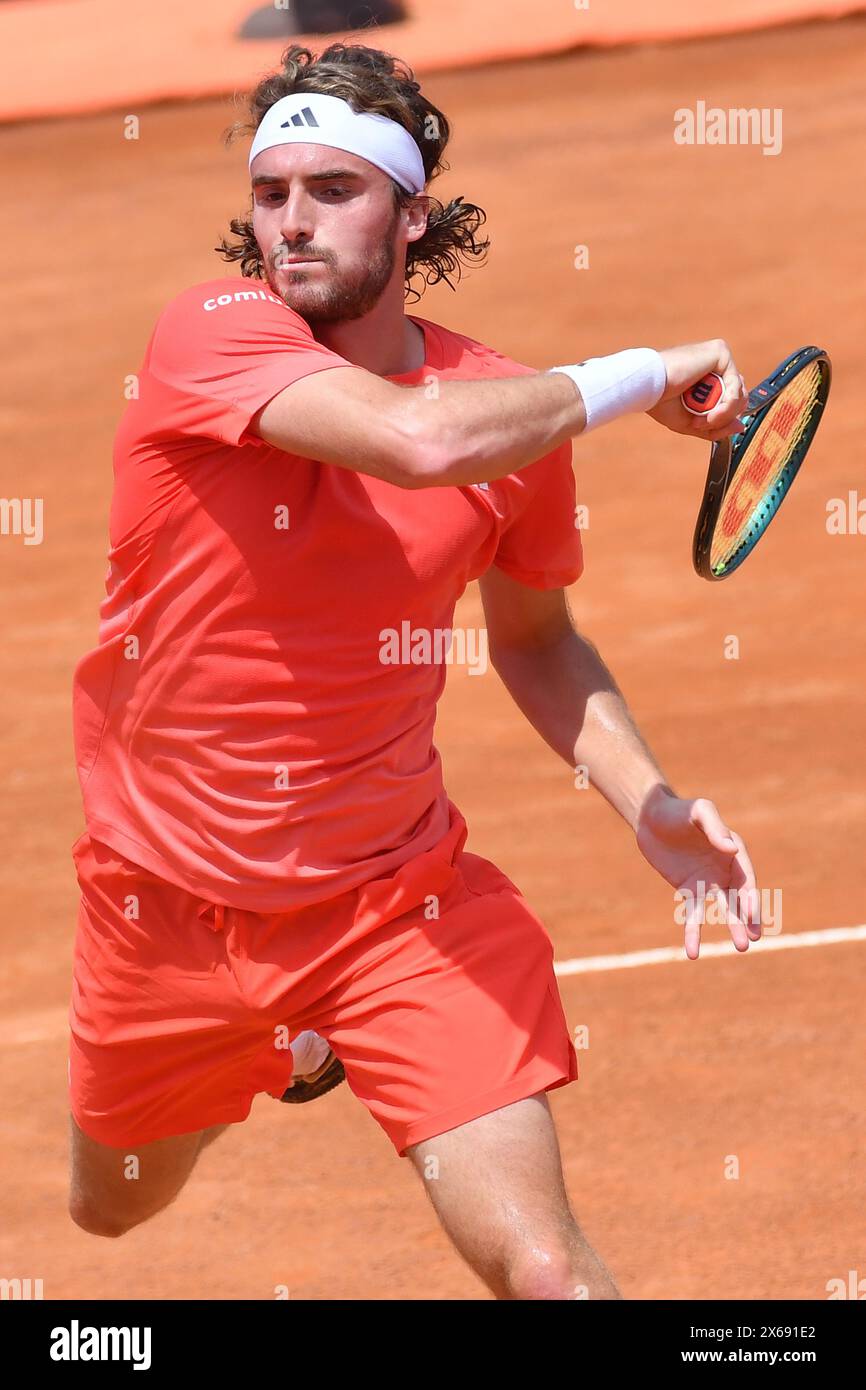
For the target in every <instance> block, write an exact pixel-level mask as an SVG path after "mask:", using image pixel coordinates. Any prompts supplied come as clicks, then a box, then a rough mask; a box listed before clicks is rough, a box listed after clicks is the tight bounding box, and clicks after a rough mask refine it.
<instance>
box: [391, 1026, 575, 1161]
mask: <svg viewBox="0 0 866 1390" xmlns="http://www.w3.org/2000/svg"><path fill="white" fill-rule="evenodd" d="M577 1079H578V1070H577V1057H576V1055H575V1053H574V1052H573V1051H572V1053H571V1057H570V1061H569V1065H568V1067H567V1068H565V1069H563V1068H562V1067H555V1068H553V1069H551V1068H550V1067H548V1066H545V1067H535V1068H531V1069H528V1070H527V1071H523V1072H521V1073H520V1075H519V1076H516V1077H514V1079H513V1080H512V1081H510V1082H509V1083H508V1085H507V1086H498V1087H497V1088H496V1089H495V1090H493V1091H484V1092H483V1093H482V1094H481V1095H478V1096H475V1097H473V1099H472V1100H466V1101H464V1102H463V1103H462V1105H455V1106H453V1107H452V1108H451V1109H449V1110H440V1111H439V1112H438V1113H437V1114H435V1115H425V1116H424V1118H423V1119H420V1120H415V1121H414V1122H413V1123H412V1124H411V1125H407V1126H405V1127H404V1128H403V1129H402V1130H399V1131H398V1130H397V1129H396V1128H391V1129H389V1134H388V1137H389V1139H390V1140H391V1142H392V1144H393V1145H394V1147H395V1149H396V1150H397V1156H398V1158H405V1157H406V1150H407V1149H408V1148H410V1147H411V1146H412V1145H413V1144H420V1143H423V1141H424V1140H425V1139H435V1138H436V1136H437V1135H439V1134H445V1133H446V1132H447V1131H448V1130H449V1129H457V1127H458V1125H464V1124H467V1123H468V1122H469V1121H470V1120H477V1119H480V1117H481V1116H482V1115H489V1114H490V1113H491V1112H492V1111H494V1110H501V1109H502V1108H503V1107H504V1106H506V1105H513V1104H514V1102H515V1101H518V1100H526V1099H527V1098H528V1097H529V1096H534V1095H537V1094H538V1092H539V1091H554V1090H556V1089H557V1087H559V1086H567V1085H568V1083H569V1082H570V1081H577Z"/></svg>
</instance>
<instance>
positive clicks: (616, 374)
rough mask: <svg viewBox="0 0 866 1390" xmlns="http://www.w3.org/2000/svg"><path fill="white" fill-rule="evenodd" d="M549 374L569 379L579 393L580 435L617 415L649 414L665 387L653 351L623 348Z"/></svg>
mask: <svg viewBox="0 0 866 1390" xmlns="http://www.w3.org/2000/svg"><path fill="white" fill-rule="evenodd" d="M550 371H552V372H564V373H565V375H566V376H570V377H571V379H572V381H573V382H574V384H575V386H576V387H577V389H578V391H579V392H580V394H581V396H582V398H583V407H584V410H585V411H586V425H585V427H584V430H583V433H584V434H586V432H587V430H593V429H596V428H597V426H599V425H606V424H608V423H609V421H611V420H616V419H617V418H618V417H619V416H620V415H630V414H631V413H632V412H638V411H642V410H652V408H653V406H654V405H657V404H658V402H659V401H660V400H661V397H662V394H663V392H664V389H665V387H666V385H667V372H666V371H665V364H664V360H663V358H662V355H661V353H659V352H656V351H655V349H654V348H626V350H625V352H615V353H613V354H612V356H610V357H591V358H590V359H589V361H588V362H577V363H575V364H573V365H572V366H567V367H551V368H550Z"/></svg>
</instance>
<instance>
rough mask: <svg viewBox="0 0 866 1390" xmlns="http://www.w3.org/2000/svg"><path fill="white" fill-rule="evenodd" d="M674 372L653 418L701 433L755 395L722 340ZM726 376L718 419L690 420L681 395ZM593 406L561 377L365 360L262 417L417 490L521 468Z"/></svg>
mask: <svg viewBox="0 0 866 1390" xmlns="http://www.w3.org/2000/svg"><path fill="white" fill-rule="evenodd" d="M661 358H662V361H663V363H664V369H665V373H666V377H667V381H666V385H665V387H664V390H663V393H662V396H661V398H660V400H659V401H658V403H657V405H656V406H655V407H654V410H653V418H655V419H657V420H658V421H659V422H660V423H662V424H664V425H666V426H667V428H669V429H673V430H675V431H677V432H679V433H683V434H688V435H691V436H693V437H697V438H701V439H705V440H708V439H716V438H721V437H722V436H723V435H727V434H731V433H733V432H734V431H735V429H736V426H737V413H738V411H739V410H740V409H742V408H743V405H744V402H745V394H744V391H743V387H742V379H741V377H740V375H739V372H738V371H737V368H736V366H735V364H734V361H733V358H732V356H731V351H730V348H729V347H728V345H727V344H726V343H725V342H723V341H722V340H721V339H714V340H712V341H709V342H706V343H695V344H691V345H687V346H684V347H678V348H670V349H667V350H666V351H665V352H663V353H661ZM712 371H714V372H718V373H719V375H720V376H722V379H723V381H724V383H725V398H724V400H723V402H722V403H720V404H719V405H718V406H717V407H716V408H715V409H714V410H713V411H712V412H711V413H710V414H709V415H707V416H704V417H695V416H693V415H690V414H689V412H688V411H686V410H685V408H684V407H683V406H682V404H681V402H680V399H679V398H680V395H681V393H682V392H683V391H684V390H685V389H686V388H687V387H688V386H691V385H693V384H694V383H695V382H696V381H699V380H700V379H701V377H702V376H704V375H706V373H708V372H712ZM586 419H587V417H586V411H585V408H584V401H583V398H582V396H581V393H580V390H579V389H578V387H577V385H576V383H575V382H574V381H573V380H572V379H570V378H569V377H568V376H566V375H564V374H563V373H561V372H537V373H534V374H532V375H528V376H519V377H507V378H498V379H497V378H491V379H485V380H482V381H440V382H438V383H437V391H436V394H435V396H433V395H431V393H430V391H429V389H428V388H427V387H425V386H417V387H407V386H397V385H395V384H394V383H393V382H389V381H387V380H386V379H385V378H383V377H379V376H377V375H376V374H375V373H372V372H367V371H365V370H364V369H363V368H361V367H356V366H351V365H346V366H334V367H332V368H330V369H329V370H327V371H319V372H316V373H314V374H312V375H309V376H305V377H302V378H300V379H299V380H297V381H295V382H293V383H292V384H291V385H290V386H287V387H286V388H285V389H284V390H283V391H281V392H279V393H278V394H277V395H275V396H274V397H273V399H271V400H270V401H269V402H268V403H267V404H266V405H265V406H264V407H263V409H262V410H260V411H259V412H258V415H257V417H256V418H255V419H254V420H253V421H252V423H251V429H252V431H253V432H254V433H255V434H257V435H258V436H259V437H260V438H261V439H263V440H265V441H266V442H267V443H268V444H271V445H273V446H274V447H276V448H278V449H284V450H285V451H286V452H288V453H293V454H299V455H301V456H303V457H305V458H313V459H318V460H319V461H320V462H322V463H330V464H334V465H336V466H337V467H341V468H347V469H349V470H351V471H354V472H360V473H367V474H371V475H372V476H374V477H381V478H383V479H385V480H386V481H387V482H391V483H394V484H396V485H397V486H399V487H405V488H423V487H455V486H457V487H459V486H463V485H465V484H469V483H479V482H490V481H493V480H494V479H496V478H501V477H504V476H505V475H506V474H509V473H515V472H517V471H518V470H519V469H521V468H523V467H525V466H526V465H527V464H530V463H533V462H534V461H535V460H536V459H538V458H541V457H542V456H543V455H545V454H547V453H549V452H550V451H551V450H553V449H555V448H556V447H557V446H558V445H559V444H562V443H564V442H565V441H566V440H567V439H570V438H573V437H575V436H576V435H579V434H581V433H582V432H583V431H584V429H585V426H586Z"/></svg>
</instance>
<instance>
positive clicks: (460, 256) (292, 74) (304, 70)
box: [214, 43, 490, 299]
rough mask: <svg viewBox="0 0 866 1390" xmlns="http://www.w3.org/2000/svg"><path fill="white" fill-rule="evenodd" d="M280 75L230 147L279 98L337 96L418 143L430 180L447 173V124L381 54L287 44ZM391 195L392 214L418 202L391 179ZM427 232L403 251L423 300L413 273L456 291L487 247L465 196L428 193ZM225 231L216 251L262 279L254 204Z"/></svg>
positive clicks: (254, 98)
mask: <svg viewBox="0 0 866 1390" xmlns="http://www.w3.org/2000/svg"><path fill="white" fill-rule="evenodd" d="M281 62H282V68H281V70H280V71H279V72H276V73H273V74H272V75H271V76H270V77H265V78H263V79H262V81H261V82H260V83H259V84H258V86H257V87H255V88H254V90H253V91H252V93H251V94H250V97H249V113H250V119H249V120H248V121H238V122H235V124H234V125H233V126H232V127H231V128H230V129H229V131H228V132H227V140H228V141H231V140H233V139H235V138H237V136H239V135H245V134H254V133H255V131H256V130H257V129H258V126H259V123H260V122H261V120H262V118H263V116H264V114H265V112H266V111H267V110H268V109H269V108H270V107H271V106H273V104H274V102H275V101H279V99H280V98H281V97H285V96H288V95H289V94H290V93H291V92H322V93H324V94H325V95H327V96H335V97H342V98H343V100H344V101H347V102H348V103H349V105H350V106H351V107H352V109H353V110H355V111H372V112H376V113H378V114H380V115H383V116H389V117H390V118H391V120H392V121H398V122H399V123H400V125H402V126H403V127H404V128H405V129H406V130H408V132H409V134H410V135H411V136H412V137H413V139H414V140H415V143H416V144H417V145H418V148H419V149H420V151H421V158H422V160H423V162H424V173H425V176H426V180H427V182H428V183H429V182H430V180H431V179H434V178H436V176H437V175H438V174H440V173H442V172H443V170H445V169H448V168H449V165H448V164H447V163H445V162H444V160H443V158H442V156H443V154H444V151H445V146H446V145H447V144H448V141H449V139H450V136H451V127H450V124H449V122H448V119H447V117H446V116H445V115H444V114H443V112H442V111H440V110H439V109H438V107H436V106H434V105H433V103H432V102H431V101H428V100H427V98H426V97H424V96H422V94H421V89H420V85H419V84H418V83H417V82H416V81H415V78H414V75H413V73H412V70H411V68H409V67H408V65H407V64H406V63H404V62H403V61H402V60H401V59H399V58H394V57H393V56H392V55H391V54H390V53H385V52H383V51H382V50H381V49H378V48H367V47H366V46H365V45H363V44H343V43H333V44H331V45H330V46H329V47H328V48H326V49H325V50H324V52H323V53H322V54H321V55H320V56H319V57H315V56H314V54H313V53H312V52H311V51H310V49H309V48H302V47H301V46H300V45H299V44H292V45H291V47H289V48H287V49H286V51H285V53H284V54H283V56H282V59H281ZM391 191H392V196H393V198H394V206H395V207H396V208H403V207H407V206H408V205H409V204H410V203H411V202H412V199H413V198H414V197H415V196H416V195H415V194H412V193H407V192H406V191H405V190H404V189H403V188H401V187H400V185H399V184H398V183H397V182H396V181H395V180H394V179H392V180H391ZM425 196H426V197H427V198H428V199H429V212H428V217H427V228H426V231H425V232H424V235H423V236H422V237H420V238H419V239H418V240H417V241H414V242H410V243H409V244H408V246H407V247H406V293H407V294H410V293H411V294H413V295H415V298H416V299H420V298H421V296H420V294H419V293H418V291H417V290H416V289H414V288H413V286H412V285H411V283H410V282H411V280H412V279H413V277H414V276H415V275H416V274H420V275H422V276H423V279H424V282H425V283H426V284H428V285H435V284H436V283H437V282H438V281H440V280H444V281H445V282H446V284H448V285H449V286H450V287H451V289H452V290H453V289H455V288H456V286H455V285H454V284H452V282H451V280H450V279H449V273H452V274H453V273H455V272H456V275H457V279H458V280H459V279H460V276H461V273H462V272H461V262H462V264H463V265H469V264H471V263H472V262H473V261H483V259H484V258H485V256H486V255H487V250H488V247H489V246H490V241H489V238H486V237H485V238H481V239H479V237H478V236H477V232H478V228H479V227H480V226H481V225H482V223H484V222H486V221H487V216H486V213H485V212H484V211H483V209H481V208H479V207H476V205H475V204H474V203H466V202H464V201H463V197H462V196H458V197H457V198H452V199H451V201H450V202H449V203H448V205H447V206H443V205H442V203H441V202H440V201H439V200H438V198H433V197H432V196H431V195H430V194H426V195H425ZM229 226H230V229H231V231H232V233H233V235H234V236H235V237H236V238H237V240H236V241H227V240H226V239H225V237H221V238H220V243H219V245H218V246H217V247H215V248H214V249H215V250H216V251H218V252H219V253H220V255H221V256H222V257H223V259H224V260H226V261H240V267H241V274H242V275H246V276H248V277H255V278H258V279H263V278H264V267H263V265H262V255H261V251H260V250H259V246H258V242H257V241H256V238H255V235H254V233H253V224H252V203H250V210H249V212H248V213H247V215H246V216H245V217H235V218H232V220H231V222H230V224H229Z"/></svg>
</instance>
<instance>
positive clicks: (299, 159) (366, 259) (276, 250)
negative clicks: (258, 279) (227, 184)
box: [251, 144, 406, 324]
mask: <svg viewBox="0 0 866 1390" xmlns="http://www.w3.org/2000/svg"><path fill="white" fill-rule="evenodd" d="M251 173H252V181H253V231H254V233H255V237H256V241H257V242H258V244H259V249H260V251H261V253H262V260H263V262H264V267H265V274H266V276H267V280H268V284H269V285H270V287H271V289H272V290H274V291H275V292H276V293H277V294H278V295H280V297H281V298H282V299H284V300H285V301H286V303H287V304H288V305H289V307H290V308H292V309H294V310H295V311H296V312H297V313H299V314H300V315H301V317H302V318H304V319H306V320H307V322H308V323H310V324H313V323H316V322H319V323H335V322H339V321H341V320H343V319H357V318H361V317H362V315H364V314H366V313H368V312H369V311H370V310H371V309H372V308H373V306H374V305H375V304H376V303H377V302H378V301H379V299H380V298H381V296H382V294H383V292H384V290H385V288H386V286H387V285H388V284H389V282H390V281H391V279H392V277H393V276H394V275H395V274H397V275H399V277H400V283H401V285H402V283H403V276H404V270H405V243H406V237H405V229H404V227H403V218H402V217H401V213H400V210H399V209H398V208H395V207H394V201H393V198H392V194H391V186H390V180H389V179H388V176H387V175H386V174H384V173H383V172H382V171H381V170H379V169H377V168H375V167H374V165H372V164H370V163H368V161H367V160H365V159H361V158H359V157H358V156H357V155H352V154H347V153H345V152H344V151H343V150H335V149H330V148H328V147H325V146H322V145H301V144H299V145H278V146H277V147H276V148H274V149H271V150H263V151H262V153H261V154H260V155H258V156H257V157H256V159H255V160H254V161H253V166H252V170H251ZM401 233H402V235H401ZM401 248H402V254H401V255H400V259H399V264H398V251H400V250H401ZM293 258H297V260H295V261H294V262H293Z"/></svg>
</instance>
